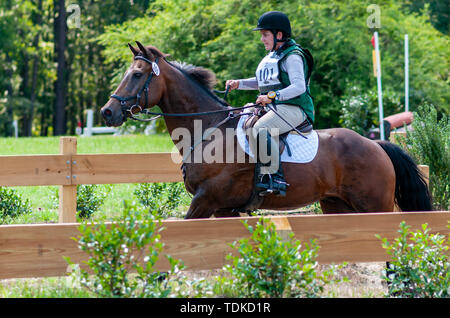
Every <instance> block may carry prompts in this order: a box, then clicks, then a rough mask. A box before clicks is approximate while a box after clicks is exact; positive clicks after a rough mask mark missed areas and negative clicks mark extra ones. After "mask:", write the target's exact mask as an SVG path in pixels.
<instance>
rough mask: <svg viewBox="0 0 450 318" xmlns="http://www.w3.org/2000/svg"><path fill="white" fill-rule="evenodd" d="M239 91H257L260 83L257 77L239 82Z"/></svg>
mask: <svg viewBox="0 0 450 318" xmlns="http://www.w3.org/2000/svg"><path fill="white" fill-rule="evenodd" d="M238 89H242V90H257V89H258V81H257V80H256V77H251V78H247V79H241V80H239V86H238Z"/></svg>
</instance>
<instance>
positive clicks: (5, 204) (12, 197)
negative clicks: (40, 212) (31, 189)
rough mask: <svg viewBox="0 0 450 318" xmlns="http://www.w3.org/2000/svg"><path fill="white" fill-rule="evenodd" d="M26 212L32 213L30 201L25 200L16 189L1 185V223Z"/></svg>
mask: <svg viewBox="0 0 450 318" xmlns="http://www.w3.org/2000/svg"><path fill="white" fill-rule="evenodd" d="M26 213H31V204H30V201H29V200H28V199H27V200H23V199H22V198H21V197H20V195H19V194H17V192H16V191H15V190H14V189H8V188H4V187H0V224H2V223H7V222H8V219H10V218H15V217H17V216H19V215H21V214H26Z"/></svg>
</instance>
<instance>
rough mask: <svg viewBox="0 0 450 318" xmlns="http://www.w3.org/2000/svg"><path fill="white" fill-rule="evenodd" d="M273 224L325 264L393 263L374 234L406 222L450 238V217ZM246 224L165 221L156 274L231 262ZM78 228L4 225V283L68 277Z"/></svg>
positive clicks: (78, 259) (0, 259) (294, 219)
mask: <svg viewBox="0 0 450 318" xmlns="http://www.w3.org/2000/svg"><path fill="white" fill-rule="evenodd" d="M270 219H271V220H272V222H274V224H275V226H276V228H277V230H279V231H280V232H281V233H282V234H286V233H287V232H293V233H294V235H295V238H296V239H298V240H300V241H302V242H308V241H309V240H311V239H316V241H317V244H318V245H319V246H320V250H319V257H318V261H319V262H321V263H340V262H343V261H347V262H350V263H355V262H381V261H386V260H388V255H387V254H386V252H385V250H384V249H383V248H382V247H381V241H380V240H379V239H377V238H376V237H375V234H379V235H380V236H381V237H386V238H388V239H389V240H392V239H393V238H394V237H397V236H398V233H397V230H398V226H399V224H400V222H401V221H405V222H406V223H407V224H408V225H410V226H411V228H412V229H413V230H417V229H419V228H420V227H421V224H423V223H428V227H429V228H430V229H431V230H432V232H433V233H441V234H448V228H447V222H448V221H449V220H450V212H448V211H447V212H408V213H367V214H366V213H364V214H342V215H303V216H288V217H285V216H275V217H271V218H270ZM243 220H247V221H248V222H249V224H252V225H254V224H255V223H256V221H257V218H255V217H245V218H225V219H199V220H166V221H163V222H162V226H163V227H164V230H163V231H162V232H161V241H162V242H163V243H164V250H163V254H162V255H161V256H160V259H159V261H158V263H157V265H156V267H157V269H159V270H162V271H165V270H168V269H169V264H168V262H167V260H166V258H165V256H164V255H166V254H168V255H171V256H172V257H174V258H176V259H181V260H182V261H183V262H184V264H185V265H186V269H187V270H210V269H216V268H221V267H222V266H223V265H224V264H225V263H226V255H228V254H229V253H231V252H233V251H234V250H233V249H232V248H231V247H230V244H231V243H232V242H233V241H235V240H238V239H240V238H244V237H249V236H250V234H249V232H248V231H247V230H246V228H245V227H244V225H243V224H242V221H243ZM78 226H79V224H77V223H66V224H29V225H2V226H0V279H5V278H20V277H42V276H61V275H65V273H66V270H67V263H66V261H65V260H64V259H63V256H68V257H70V258H71V259H72V261H74V262H75V263H78V264H83V261H84V260H86V259H87V255H86V254H84V252H82V251H81V250H80V249H79V248H78V245H77V242H76V241H75V240H73V239H71V238H72V237H77V236H78V235H79V232H78Z"/></svg>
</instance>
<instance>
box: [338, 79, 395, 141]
mask: <svg viewBox="0 0 450 318" xmlns="http://www.w3.org/2000/svg"><path fill="white" fill-rule="evenodd" d="M340 103H341V106H342V110H341V115H340V116H339V123H340V124H341V125H342V127H345V128H349V129H352V130H354V131H356V132H357V133H358V134H360V135H363V136H365V135H367V133H368V132H369V130H370V129H371V128H372V127H378V126H379V124H380V120H379V114H378V93H377V91H376V90H369V91H367V92H365V91H362V90H361V88H359V87H357V86H351V87H350V88H349V89H348V90H347V95H346V97H345V98H343V99H341V100H340ZM399 106H401V103H400V97H399V95H398V94H397V93H396V92H394V91H392V90H385V91H384V92H383V108H384V109H385V110H387V111H389V112H391V113H397V112H400V111H401V109H400V108H399ZM384 115H385V116H386V115H387V114H386V113H385V114H384Z"/></svg>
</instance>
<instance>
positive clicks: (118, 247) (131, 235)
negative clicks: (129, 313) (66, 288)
mask: <svg viewBox="0 0 450 318" xmlns="http://www.w3.org/2000/svg"><path fill="white" fill-rule="evenodd" d="M159 221H160V219H159V217H158V216H157V215H156V213H150V214H149V213H146V211H142V210H139V209H138V208H137V207H136V206H134V205H131V204H129V203H127V202H125V208H124V211H123V216H122V217H120V218H119V219H117V220H116V222H113V223H111V224H105V223H101V222H100V223H96V224H87V223H83V224H81V225H80V227H79V231H80V233H81V236H79V237H78V239H75V240H76V241H77V242H78V245H79V247H80V249H81V250H82V251H84V252H86V253H87V254H88V255H89V259H88V261H87V262H86V264H87V266H88V267H89V268H90V270H91V273H88V272H87V271H86V270H84V269H81V268H79V267H78V268H77V270H75V271H73V273H72V275H73V277H74V278H75V279H76V281H78V282H79V283H80V284H81V285H82V286H84V287H86V288H87V289H88V290H90V291H91V292H92V293H94V294H95V295H97V296H99V297H167V296H169V295H170V294H171V293H175V290H174V287H173V286H176V284H174V283H172V281H174V278H173V277H176V274H177V273H178V272H179V270H180V269H183V265H182V264H181V263H180V262H179V261H178V260H175V259H173V258H171V257H170V256H168V257H167V258H168V260H169V263H170V265H171V270H170V271H169V272H168V273H166V276H165V279H161V278H162V275H161V273H159V272H158V271H156V270H155V269H154V266H155V264H156V262H157V260H158V258H159V255H160V253H161V251H162V249H163V244H162V243H161V242H160V238H161V236H160V235H159V232H160V231H161V227H160V223H159ZM66 261H67V262H68V263H69V264H70V265H72V266H74V265H75V264H74V263H73V262H72V261H71V260H70V259H69V258H66ZM132 271H133V272H136V274H135V276H132V275H130V274H131V272H132ZM92 274H93V275H92ZM175 281H176V279H175Z"/></svg>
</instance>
